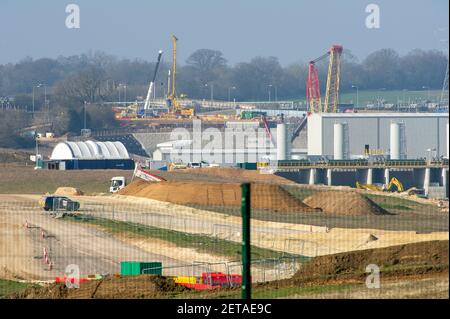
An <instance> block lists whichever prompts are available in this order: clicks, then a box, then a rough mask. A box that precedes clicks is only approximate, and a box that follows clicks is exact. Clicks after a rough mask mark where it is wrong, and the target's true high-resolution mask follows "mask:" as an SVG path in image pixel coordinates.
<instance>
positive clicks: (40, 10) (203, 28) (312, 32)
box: [0, 0, 449, 64]
mask: <svg viewBox="0 0 450 319" xmlns="http://www.w3.org/2000/svg"><path fill="white" fill-rule="evenodd" d="M70 3H74V4H78V5H79V7H80V10H81V15H80V18H81V21H80V22H81V25H80V29H68V28H67V27H66V25H65V20H66V17H67V15H68V14H67V13H66V12H65V8H66V5H68V4H70ZM370 3H375V4H378V5H379V8H380V28H379V29H368V28H367V27H366V25H365V20H366V17H367V16H368V15H369V13H366V12H365V9H366V6H367V5H368V4H370ZM448 7H449V1H448V0H378V1H375V0H372V1H365V0H345V1H338V0H270V1H269V0H240V1H239V0H189V1H187V0H158V1H154V0H146V1H144V0H127V1H124V0H67V1H63V0H39V1H36V0H0V63H8V62H17V61H19V60H21V59H23V58H24V57H26V56H31V57H33V58H41V57H57V56H59V55H65V56H68V55H74V54H80V53H86V52H88V51H90V50H92V51H97V50H99V51H104V52H107V53H109V54H114V55H117V56H119V57H124V58H142V59H146V60H150V61H153V60H155V59H156V56H157V51H158V50H159V49H163V50H165V51H166V52H167V51H168V50H170V49H171V43H170V35H171V34H172V33H174V34H176V36H177V37H178V38H179V43H178V47H179V59H180V61H181V62H184V61H185V59H186V58H187V57H188V56H189V54H191V53H192V52H193V51H195V50H196V49H201V48H207V49H215V50H220V51H222V52H223V53H224V55H225V57H226V58H227V59H228V61H229V62H230V63H231V64H234V63H236V62H241V61H249V60H250V59H251V58H252V57H254V56H257V55H261V56H276V57H278V58H279V59H280V62H281V63H282V64H289V63H292V62H296V61H309V60H310V59H313V58H316V57H318V56H320V55H322V54H323V53H325V51H326V49H327V48H328V47H330V46H331V45H332V44H335V43H338V44H342V45H343V46H344V48H346V49H349V50H351V51H352V52H353V54H355V55H356V56H357V57H359V58H360V59H363V58H364V57H365V56H366V55H367V54H369V53H371V52H373V51H375V50H377V49H380V48H393V49H395V50H397V51H398V52H399V53H400V54H404V53H407V52H408V51H410V50H412V49H415V48H421V49H440V50H443V49H444V48H445V47H446V44H444V43H443V42H442V39H448V10H449V8H448ZM166 59H168V57H167V56H166ZM169 59H170V58H169Z"/></svg>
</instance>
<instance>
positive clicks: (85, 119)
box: [84, 101, 86, 129]
mask: <svg viewBox="0 0 450 319" xmlns="http://www.w3.org/2000/svg"><path fill="white" fill-rule="evenodd" d="M84 129H86V101H84Z"/></svg>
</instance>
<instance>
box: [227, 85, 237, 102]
mask: <svg viewBox="0 0 450 319" xmlns="http://www.w3.org/2000/svg"><path fill="white" fill-rule="evenodd" d="M231 90H236V87H235V86H232V87H229V88H228V102H231Z"/></svg>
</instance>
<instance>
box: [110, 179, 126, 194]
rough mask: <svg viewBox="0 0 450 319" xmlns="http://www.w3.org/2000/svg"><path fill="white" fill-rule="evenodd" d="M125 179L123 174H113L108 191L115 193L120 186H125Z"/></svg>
mask: <svg viewBox="0 0 450 319" xmlns="http://www.w3.org/2000/svg"><path fill="white" fill-rule="evenodd" d="M125 186H126V180H125V177H124V176H114V177H113V178H111V186H110V187H109V192H110V193H117V192H118V191H120V190H121V189H122V188H125Z"/></svg>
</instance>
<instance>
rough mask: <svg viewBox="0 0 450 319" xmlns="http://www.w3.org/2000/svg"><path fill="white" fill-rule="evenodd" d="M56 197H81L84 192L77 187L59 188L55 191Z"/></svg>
mask: <svg viewBox="0 0 450 319" xmlns="http://www.w3.org/2000/svg"><path fill="white" fill-rule="evenodd" d="M55 195H62V196H80V195H83V192H82V191H81V190H79V189H78V188H75V187H58V188H57V189H56V191H55Z"/></svg>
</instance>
